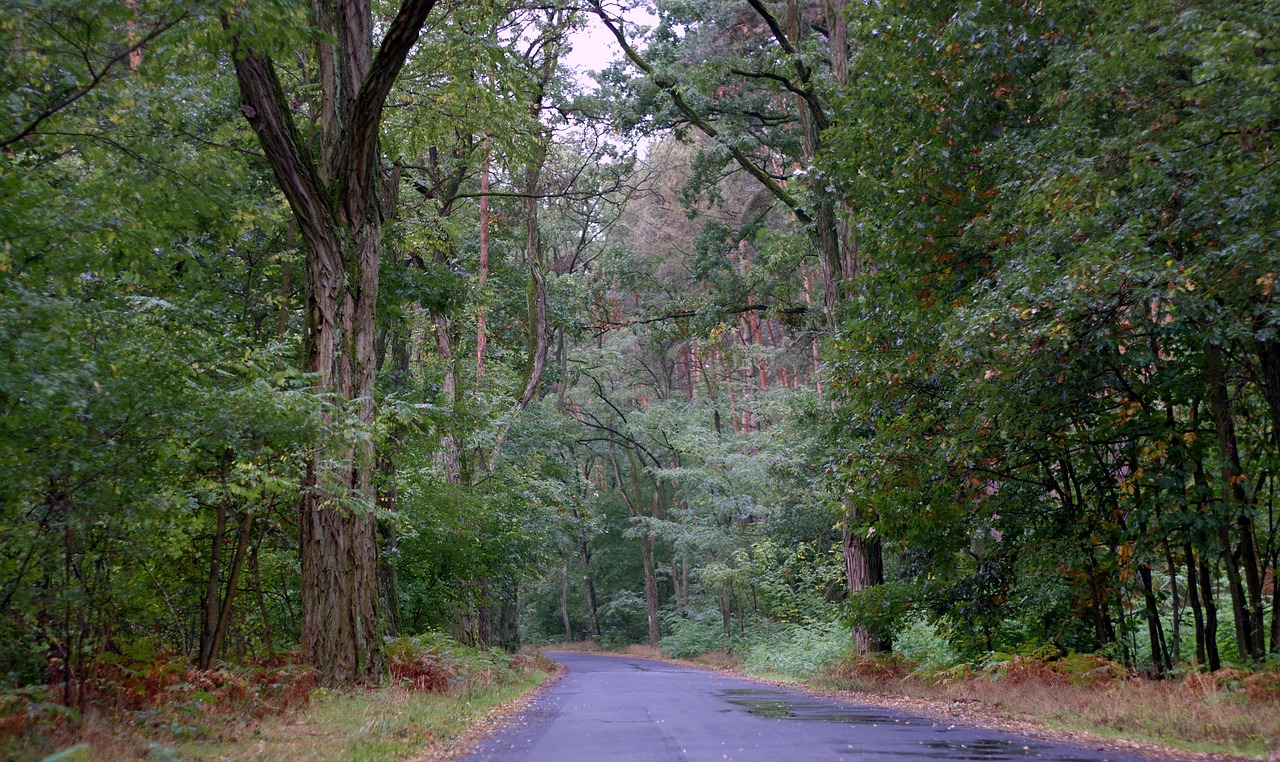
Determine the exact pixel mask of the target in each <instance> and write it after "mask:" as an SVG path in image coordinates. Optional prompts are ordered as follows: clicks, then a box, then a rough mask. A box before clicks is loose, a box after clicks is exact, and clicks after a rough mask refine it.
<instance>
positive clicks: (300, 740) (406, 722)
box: [176, 671, 547, 762]
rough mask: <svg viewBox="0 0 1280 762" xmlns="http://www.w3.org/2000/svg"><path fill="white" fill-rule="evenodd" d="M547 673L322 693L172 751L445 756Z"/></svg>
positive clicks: (220, 755) (281, 756) (204, 756)
mask: <svg viewBox="0 0 1280 762" xmlns="http://www.w3.org/2000/svg"><path fill="white" fill-rule="evenodd" d="M546 676H547V673H546V672H543V671H533V672H528V673H525V674H523V675H521V677H520V678H519V679H518V681H517V682H514V683H495V684H491V685H484V686H480V687H477V688H474V689H472V690H470V691H466V692H462V693H458V694H456V695H454V694H440V693H424V692H421V691H414V690H406V689H404V688H401V687H390V688H382V689H379V690H375V691H367V692H360V693H345V694H325V693H320V694H319V695H315V696H313V698H312V703H311V707H310V708H309V709H308V710H306V711H305V712H302V713H300V714H299V715H297V716H294V717H290V718H280V719H278V720H273V721H270V722H264V723H263V724H261V725H260V726H258V727H257V728H255V729H254V730H253V732H252V733H250V734H247V735H246V736H244V737H242V738H239V739H236V740H234V741H225V742H220V743H210V742H192V743H186V744H182V745H180V746H178V747H177V749H176V752H177V755H178V756H180V757H181V758H182V759H191V760H241V759H271V760H338V759H341V760H351V761H352V762H383V761H386V762H390V761H391V760H413V759H441V758H445V757H447V756H448V755H449V753H450V744H451V743H452V742H454V741H456V740H457V739H458V738H459V737H460V735H462V734H463V733H464V732H465V731H467V730H468V729H469V728H471V727H472V726H473V725H475V724H476V723H477V722H479V721H480V720H481V719H482V718H484V717H485V716H486V715H487V714H488V713H489V712H490V711H491V710H492V709H493V708H494V707H497V706H500V705H502V704H507V703H509V702H512V701H514V700H516V699H518V698H520V697H521V696H522V695H524V694H525V693H526V692H528V691H529V690H531V689H533V688H534V687H536V686H537V685H538V684H539V683H540V682H541V681H542V680H543V679H544V678H546Z"/></svg>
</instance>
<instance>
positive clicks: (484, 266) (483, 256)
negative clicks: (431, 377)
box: [476, 133, 491, 384]
mask: <svg viewBox="0 0 1280 762" xmlns="http://www.w3.org/2000/svg"><path fill="white" fill-rule="evenodd" d="M490 142H491V141H490V137H489V133H485V136H484V157H483V158H482V159H481V165H480V262H479V266H478V267H477V272H476V275H477V276H478V277H479V283H478V287H477V289H476V290H477V291H478V298H477V300H476V301H477V306H476V383H477V384H479V383H480V380H481V379H483V378H484V361H485V354H486V353H487V350H488V347H489V310H488V307H487V306H486V305H485V298H486V294H485V287H486V286H487V285H488V283H489V162H490V160H491V159H490V156H489V143H490Z"/></svg>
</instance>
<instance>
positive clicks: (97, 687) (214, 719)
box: [0, 633, 546, 760]
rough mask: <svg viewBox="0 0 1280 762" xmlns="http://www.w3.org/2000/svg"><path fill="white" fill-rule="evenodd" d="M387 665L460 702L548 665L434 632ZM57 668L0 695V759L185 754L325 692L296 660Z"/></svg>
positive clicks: (394, 650) (406, 680) (391, 647)
mask: <svg viewBox="0 0 1280 762" xmlns="http://www.w3.org/2000/svg"><path fill="white" fill-rule="evenodd" d="M387 662H388V668H389V673H390V687H391V688H393V689H395V691H396V692H397V695H401V694H403V695H410V694H428V693H429V694H435V695H449V696H461V697H463V702H464V703H465V701H466V700H467V697H469V696H470V695H471V694H473V693H476V692H477V691H483V690H485V689H488V688H490V687H492V686H500V685H511V684H515V683H518V682H520V681H521V680H523V679H525V678H526V677H527V676H528V675H529V674H533V673H535V672H538V670H539V668H541V669H544V670H545V669H546V664H545V662H541V661H539V660H537V659H535V658H534V657H529V656H525V655H510V654H507V653H505V652H503V651H500V650H481V649H474V648H468V647H466V646H462V645H460V644H458V643H456V642H454V641H453V640H451V639H449V638H448V637H447V636H444V635H439V634H434V633H432V634H425V635H419V636H413V637H404V638H394V639H389V640H388V643H387ZM61 667H62V665H60V664H53V665H50V669H49V673H50V674H52V675H57V676H59V677H64V678H69V679H64V680H62V681H51V682H50V683H49V684H47V685H37V686H26V687H22V688H14V689H8V690H0V759H12V760H39V759H43V758H45V757H46V756H48V755H51V754H54V753H57V752H60V751H67V750H73V753H72V754H71V755H70V756H69V758H74V759H127V758H139V757H142V756H144V755H146V756H147V757H148V758H152V759H154V758H162V757H164V756H165V755H166V754H169V753H170V751H171V750H172V748H173V747H174V746H175V745H179V744H182V745H184V749H185V751H186V753H188V754H189V753H191V751H190V750H191V749H192V748H199V745H201V744H217V743H226V742H236V741H238V740H240V739H242V738H245V737H252V736H253V734H254V733H255V731H256V730H257V729H258V728H259V727H260V726H261V725H262V724H263V722H266V721H269V720H272V719H274V718H280V717H286V716H288V717H291V716H294V715H296V714H298V713H299V711H302V710H306V709H307V708H308V707H309V706H310V705H311V704H312V703H313V701H315V700H316V699H317V698H320V699H327V698H329V697H331V696H332V695H333V692H332V691H328V690H326V689H324V688H320V687H318V684H317V680H316V673H315V672H314V671H313V670H312V669H310V668H308V667H306V666H303V665H300V664H298V663H296V658H295V659H289V658H284V659H277V660H274V661H271V662H263V663H257V664H246V665H239V666H221V667H219V668H218V669H212V670H198V669H195V668H194V667H192V666H191V664H190V663H189V662H188V661H187V660H186V659H183V658H180V657H177V656H173V655H154V654H146V655H145V658H138V657H130V656H124V655H120V654H107V655H104V656H103V657H101V658H99V659H98V660H97V661H95V662H93V663H92V664H90V665H87V666H86V667H84V668H83V669H81V670H80V671H79V673H76V674H70V673H68V672H66V671H64V670H63V669H62V668H61ZM538 674H541V673H540V672H539V673H538ZM445 703H448V702H445ZM193 744H194V746H193Z"/></svg>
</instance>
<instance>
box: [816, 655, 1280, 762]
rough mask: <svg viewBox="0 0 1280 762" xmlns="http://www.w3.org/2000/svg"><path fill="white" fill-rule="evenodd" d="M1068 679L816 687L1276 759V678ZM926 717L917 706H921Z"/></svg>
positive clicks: (875, 671)
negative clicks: (902, 698)
mask: <svg viewBox="0 0 1280 762" xmlns="http://www.w3.org/2000/svg"><path fill="white" fill-rule="evenodd" d="M1099 674H1101V675H1104V676H1095V677H1094V678H1092V679H1090V680H1072V679H1071V678H1070V677H1068V676H1066V675H1064V674H1063V673H1062V672H1060V671H1057V670H1054V669H1052V666H1051V665H1044V664H1043V663H1041V664H1040V665H1039V666H1033V665H1024V667H1023V668H1019V669H1014V670H1010V671H1008V672H1005V673H1003V674H989V673H984V672H977V673H970V674H961V675H955V674H952V675H950V676H927V677H922V676H919V675H913V674H908V673H906V672H904V671H902V670H901V669H899V668H896V667H892V668H891V667H890V666H888V665H883V664H882V665H880V666H876V667H864V668H854V669H851V668H849V667H848V666H847V665H846V666H845V667H844V668H842V669H837V670H833V671H832V672H831V673H828V674H827V675H824V676H823V677H822V678H819V679H818V680H817V681H815V683H816V684H817V685H818V686H819V687H824V688H836V689H842V690H854V691H859V692H863V693H869V694H875V695H879V696H892V695H902V696H907V697H910V698H914V699H920V700H923V701H924V702H927V704H933V705H935V706H937V707H942V708H945V709H946V712H947V713H948V714H950V715H952V716H954V715H956V714H964V713H965V708H966V707H970V708H972V709H973V712H971V713H974V714H977V715H983V717H984V718H985V719H990V718H991V717H992V716H993V715H992V714H991V713H990V710H995V711H996V714H997V715H1003V716H1006V717H1008V718H1009V719H1010V720H1013V721H1018V722H1023V723H1031V724H1033V725H1042V726H1045V727H1048V728H1051V729H1060V730H1067V731H1073V732H1084V733H1088V734H1092V735H1095V736H1099V737H1102V738H1130V739H1136V740H1139V741H1144V742H1150V743H1155V744H1159V745H1162V746H1168V747H1172V748H1175V749H1180V750H1187V751H1194V752H1211V753H1219V754H1222V753H1225V754H1233V755H1245V756H1249V757H1254V758H1261V759H1268V760H1273V761H1274V760H1280V677H1278V676H1276V675H1274V674H1273V673H1261V674H1256V675H1248V674H1246V673H1243V672H1238V671H1234V670H1223V671H1221V672H1218V673H1214V674H1205V673H1192V674H1190V675H1188V676H1186V677H1184V678H1182V679H1175V680H1163V681H1156V680H1148V679H1144V678H1140V677H1133V676H1127V675H1123V673H1122V672H1120V673H1118V674H1117V675H1112V676H1105V675H1106V674H1107V673H1106V672H1105V671H1104V672H1102V673H1099ZM926 708H927V706H926Z"/></svg>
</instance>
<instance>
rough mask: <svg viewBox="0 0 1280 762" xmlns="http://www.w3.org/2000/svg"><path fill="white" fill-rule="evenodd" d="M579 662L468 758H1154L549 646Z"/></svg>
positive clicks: (1089, 761)
mask: <svg viewBox="0 0 1280 762" xmlns="http://www.w3.org/2000/svg"><path fill="white" fill-rule="evenodd" d="M547 656H550V657H551V658H553V659H555V660H556V661H559V662H561V663H562V664H564V665H565V666H567V667H568V668H569V671H568V674H566V675H565V676H564V677H563V678H561V679H560V680H559V681H557V682H556V683H555V684H553V685H552V686H551V687H550V688H549V689H548V690H547V691H546V692H544V693H543V694H542V695H541V696H539V697H538V698H537V699H535V700H534V701H533V702H532V703H531V704H530V706H529V707H528V708H527V709H525V710H524V711H522V712H519V713H516V714H514V715H512V716H511V717H510V718H509V719H508V721H507V722H506V723H505V724H504V725H503V727H501V728H499V729H498V730H496V731H495V732H494V733H493V734H492V735H490V736H489V737H488V738H487V739H486V740H484V741H483V742H481V744H480V746H479V748H478V750H477V751H476V752H474V753H473V754H471V755H470V756H467V757H464V759H465V760H468V762H481V761H482V760H483V761H485V762H490V761H492V762H499V761H502V762H506V761H510V762H516V761H517V760H518V761H519V762H576V761H578V760H610V761H612V760H619V761H625V762H665V761H666V760H691V761H692V762H703V761H704V760H706V761H707V762H712V761H714V760H735V761H736V762H748V761H749V762H799V761H801V760H848V761H853V760H857V761H859V762H863V761H865V762H890V761H892V762H902V761H903V760H912V759H916V760H1053V761H1054V762H1101V761H1102V760H1110V761H1111V762H1138V761H1139V760H1140V761H1141V762H1150V760H1148V759H1146V758H1143V757H1133V756H1129V757H1126V756H1120V755H1116V754H1110V753H1107V752H1102V751H1096V750H1092V749H1087V748H1080V747H1072V746H1062V745H1056V744H1050V743H1046V742H1043V741H1033V740H1029V739H1024V738H1018V737H1017V736H1012V735H1007V734H1004V733H998V732H995V731H990V730H977V729H972V728H962V727H958V726H954V725H950V724H948V723H945V722H941V721H938V720H931V719H926V718H923V717H918V716H913V715H910V714H904V713H900V712H896V711H893V710H889V709H882V708H879V707H870V706H860V705H857V704H851V703H845V702H840V701H835V700H832V699H827V698H820V697H816V696H810V695H807V694H804V693H799V692H796V691H789V690H785V689H782V688H776V687H773V686H771V685H767V684H764V683H757V682H753V681H751V680H745V679H742V678H735V677H727V676H725V675H721V674H717V673H714V672H707V671H703V670H696V669H688V668H685V667H678V666H675V665H672V664H667V663H665V662H659V661H652V660H648V659H631V658H621V657H616V656H594V655H590V654H577V653H549V654H547Z"/></svg>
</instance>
